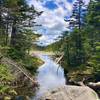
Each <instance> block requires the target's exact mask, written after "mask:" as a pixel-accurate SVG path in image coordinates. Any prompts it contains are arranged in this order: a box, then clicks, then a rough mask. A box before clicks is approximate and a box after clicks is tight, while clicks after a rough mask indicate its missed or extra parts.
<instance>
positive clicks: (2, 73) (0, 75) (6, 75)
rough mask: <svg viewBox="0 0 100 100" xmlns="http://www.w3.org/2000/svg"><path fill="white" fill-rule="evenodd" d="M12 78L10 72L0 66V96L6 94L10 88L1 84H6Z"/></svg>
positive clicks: (5, 67)
mask: <svg viewBox="0 0 100 100" xmlns="http://www.w3.org/2000/svg"><path fill="white" fill-rule="evenodd" d="M13 79H14V77H13V76H12V75H11V73H10V71H9V70H8V67H7V66H5V65H3V64H0V83H2V84H0V94H4V93H7V92H8V91H9V90H11V88H10V87H9V85H4V84H3V83H5V82H6V83H7V82H9V81H12V80H13Z"/></svg>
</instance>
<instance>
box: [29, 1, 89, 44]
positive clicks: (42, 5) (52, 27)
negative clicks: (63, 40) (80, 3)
mask: <svg viewBox="0 0 100 100" xmlns="http://www.w3.org/2000/svg"><path fill="white" fill-rule="evenodd" d="M74 1H75V0H38V1H36V0H30V1H29V4H30V5H31V4H33V5H34V6H35V9H36V10H38V11H41V10H42V11H44V12H43V14H42V15H41V16H40V17H39V18H37V19H36V22H37V23H38V24H42V27H40V28H39V29H37V30H38V33H40V34H42V37H40V39H39V42H38V44H42V45H48V44H50V43H53V42H54V41H55V39H57V38H58V37H59V35H61V33H62V32H63V31H65V30H68V28H67V27H68V23H66V22H65V21H64V18H65V17H68V16H70V15H71V12H72V5H73V2H74ZM84 1H85V2H86V3H87V4H88V2H89V0H84Z"/></svg>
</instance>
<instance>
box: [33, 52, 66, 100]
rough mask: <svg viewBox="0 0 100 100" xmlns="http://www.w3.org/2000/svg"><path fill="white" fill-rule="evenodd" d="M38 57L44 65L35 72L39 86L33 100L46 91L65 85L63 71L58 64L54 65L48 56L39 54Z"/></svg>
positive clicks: (36, 99)
mask: <svg viewBox="0 0 100 100" xmlns="http://www.w3.org/2000/svg"><path fill="white" fill-rule="evenodd" d="M39 57H40V58H41V59H42V60H43V61H44V62H45V63H44V64H43V65H42V66H40V67H39V69H38V70H37V72H38V74H37V77H36V79H37V81H38V83H39V85H40V86H39V89H38V90H37V91H36V96H35V98H34V99H33V100H38V98H39V97H40V96H42V95H43V94H44V93H45V92H47V91H48V90H52V89H54V88H57V87H59V86H62V85H65V83H66V82H65V78H64V70H63V69H62V68H61V67H60V66H59V65H58V64H56V63H55V62H54V61H53V59H52V58H51V57H50V56H48V55H45V54H41V55H39ZM58 67H59V70H58ZM57 70H58V71H57Z"/></svg>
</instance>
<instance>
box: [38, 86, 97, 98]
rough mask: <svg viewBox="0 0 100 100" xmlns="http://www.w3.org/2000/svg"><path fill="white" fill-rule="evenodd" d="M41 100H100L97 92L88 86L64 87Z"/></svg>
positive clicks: (49, 93)
mask: <svg viewBox="0 0 100 100" xmlns="http://www.w3.org/2000/svg"><path fill="white" fill-rule="evenodd" d="M40 100H99V98H98V96H97V94H96V93H95V91H93V90H92V89H91V88H89V87H87V86H70V85H68V86H67V85H66V86H62V87H60V88H57V89H54V90H53V91H50V92H48V93H47V94H45V95H44V96H42V97H41V99H40Z"/></svg>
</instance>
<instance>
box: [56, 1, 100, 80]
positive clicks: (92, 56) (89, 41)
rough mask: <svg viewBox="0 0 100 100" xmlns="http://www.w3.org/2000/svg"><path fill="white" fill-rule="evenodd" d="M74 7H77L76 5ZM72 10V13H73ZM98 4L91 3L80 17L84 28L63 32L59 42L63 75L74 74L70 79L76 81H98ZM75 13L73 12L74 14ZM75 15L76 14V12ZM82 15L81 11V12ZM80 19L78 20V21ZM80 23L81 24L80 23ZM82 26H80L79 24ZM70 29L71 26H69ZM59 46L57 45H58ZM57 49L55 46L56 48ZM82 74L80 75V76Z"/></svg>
mask: <svg viewBox="0 0 100 100" xmlns="http://www.w3.org/2000/svg"><path fill="white" fill-rule="evenodd" d="M76 6H78V5H77V4H76ZM76 8H77V7H76ZM75 10H76V9H74V10H73V11H75ZM99 10H100V2H99V1H98V0H96V1H91V2H90V4H89V6H88V9H87V13H86V16H84V17H81V16H80V18H81V19H82V21H85V22H83V23H85V25H86V26H84V25H83V26H79V25H78V26H79V27H80V28H76V26H75V25H74V24H75V23H74V24H73V23H71V24H73V25H74V26H73V27H74V29H73V30H72V31H70V32H64V34H63V36H62V39H61V40H60V41H59V42H60V43H61V46H59V47H60V49H59V50H61V52H64V57H63V59H62V61H61V63H62V66H64V69H65V73H67V72H68V73H69V77H71V75H72V74H71V73H74V74H73V75H72V77H74V79H75V78H76V80H77V79H78V78H79V77H81V78H80V79H81V80H82V79H83V78H84V77H88V74H89V75H90V77H92V78H93V80H95V81H100V79H99V77H100V11H99ZM74 13H75V12H74ZM76 13H77V12H76ZM80 13H82V10H81V12H80ZM80 18H78V19H79V20H80ZM80 23H81V22H80ZM81 25H82V24H81ZM70 27H72V26H70ZM58 45H59V44H58ZM55 47H57V44H56V46H55ZM81 73H83V74H82V75H80V74H81Z"/></svg>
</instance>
